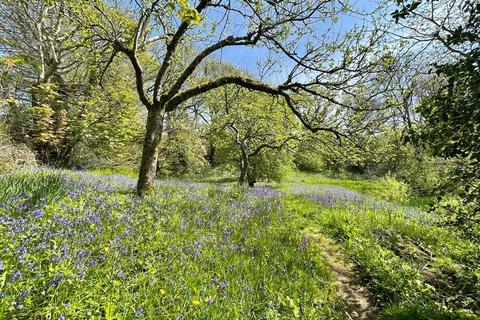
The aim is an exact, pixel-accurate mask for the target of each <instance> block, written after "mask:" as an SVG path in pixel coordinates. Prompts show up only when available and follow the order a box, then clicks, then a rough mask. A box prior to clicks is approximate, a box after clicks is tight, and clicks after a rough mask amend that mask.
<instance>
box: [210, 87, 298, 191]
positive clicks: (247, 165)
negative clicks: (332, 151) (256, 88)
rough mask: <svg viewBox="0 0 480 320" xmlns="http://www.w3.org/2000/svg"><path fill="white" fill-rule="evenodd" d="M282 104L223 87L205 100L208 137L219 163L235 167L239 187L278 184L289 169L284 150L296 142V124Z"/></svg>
mask: <svg viewBox="0 0 480 320" xmlns="http://www.w3.org/2000/svg"><path fill="white" fill-rule="evenodd" d="M281 102H282V101H278V99H276V98H274V97H271V96H269V95H266V94H262V93H252V92H248V91H247V90H245V89H241V88H235V87H224V90H215V91H212V92H211V93H210V94H209V95H208V98H207V104H208V107H209V109H210V118H211V126H210V135H211V136H212V140H213V146H214V148H215V150H216V157H217V158H220V159H219V160H220V161H223V162H227V163H228V162H231V161H232V160H233V162H234V163H236V164H237V167H238V169H239V170H238V171H239V179H238V181H239V183H240V184H246V183H247V182H248V184H249V185H250V186H254V185H255V183H256V182H257V180H259V179H271V180H280V179H281V177H282V175H283V173H284V171H285V169H286V168H288V167H290V166H291V163H292V157H291V155H290V154H288V152H287V151H288V148H291V147H292V146H293V144H294V143H295V142H296V141H298V140H300V139H301V137H302V131H301V130H300V129H301V128H299V124H298V123H297V122H296V121H295V119H294V118H293V116H292V115H291V114H290V113H289V112H288V110H287V109H288V107H287V106H286V105H285V104H283V105H282V104H281Z"/></svg>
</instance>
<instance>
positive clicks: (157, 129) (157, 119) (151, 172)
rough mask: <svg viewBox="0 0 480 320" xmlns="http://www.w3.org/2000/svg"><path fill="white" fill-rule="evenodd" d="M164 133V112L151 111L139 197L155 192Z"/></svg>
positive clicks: (147, 127)
mask: <svg viewBox="0 0 480 320" xmlns="http://www.w3.org/2000/svg"><path fill="white" fill-rule="evenodd" d="M162 131H163V112H162V111H160V110H149V111H148V116H147V126H146V130H145V141H144V143H143V152H142V162H141V164H140V173H139V176H138V183H137V195H138V196H139V197H142V198H143V197H145V195H147V194H148V193H150V192H152V191H153V188H154V183H155V176H156V173H157V159H158V148H159V146H160V141H161V138H162Z"/></svg>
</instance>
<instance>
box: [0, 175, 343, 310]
mask: <svg viewBox="0 0 480 320" xmlns="http://www.w3.org/2000/svg"><path fill="white" fill-rule="evenodd" d="M52 174H53V175H54V176H55V175H57V173H52ZM62 176H63V177H64V178H65V179H66V180H68V181H69V182H70V184H69V186H70V188H69V190H68V194H67V196H65V197H64V198H62V199H59V200H58V201H56V202H52V203H49V204H47V205H45V206H43V207H41V209H40V212H39V211H35V212H34V211H31V210H30V209H27V208H24V209H21V210H18V209H17V206H16V204H15V203H14V204H12V205H10V206H6V207H5V206H1V207H0V233H1V234H2V237H1V238H0V248H4V249H3V251H2V255H1V257H0V262H1V264H0V293H1V294H0V319H58V318H60V319H62V318H63V317H65V318H66V319H137V318H138V319H183V318H185V319H207V318H208V319H295V318H300V317H301V318H302V319H327V318H328V319H342V318H343V312H344V304H343V303H342V301H341V300H340V299H339V298H338V297H337V296H336V295H335V294H334V289H333V287H332V286H333V280H334V279H332V275H331V273H330V271H329V269H328V268H327V267H326V264H325V261H324V260H323V259H322V258H321V255H320V250H321V249H320V247H318V246H316V245H312V246H309V247H308V248H307V247H302V245H301V243H302V242H301V240H302V236H303V235H302V233H301V231H302V226H300V225H299V224H298V220H297V219H296V218H295V217H292V216H291V215H290V213H289V212H287V211H285V210H283V199H282V197H281V196H280V195H278V194H276V193H272V191H268V190H267V192H266V193H259V194H256V193H252V192H251V191H249V190H245V189H240V188H235V187H222V188H217V187H215V186H208V185H198V184H188V183H178V184H177V183H173V184H171V183H170V184H168V185H167V184H166V185H163V186H159V187H158V188H157V191H156V193H155V194H153V195H152V196H150V197H148V198H146V199H144V200H141V201H140V200H138V199H135V197H134V196H133V187H134V182H135V180H134V179H128V178H126V177H119V176H97V175H93V174H87V173H84V174H67V173H62ZM31 177H32V178H33V179H35V175H32V176H31ZM38 179H42V178H41V177H40V176H39V177H38ZM128 190H130V192H127V191H128ZM0 192H3V189H1V190H0ZM18 201H19V200H18Z"/></svg>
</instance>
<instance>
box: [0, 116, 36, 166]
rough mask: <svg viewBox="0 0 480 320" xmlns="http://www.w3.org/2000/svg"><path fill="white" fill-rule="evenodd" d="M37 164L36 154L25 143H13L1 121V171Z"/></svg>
mask: <svg viewBox="0 0 480 320" xmlns="http://www.w3.org/2000/svg"><path fill="white" fill-rule="evenodd" d="M35 165H36V160H35V154H34V153H33V152H32V151H31V150H30V149H29V148H28V147H27V146H26V145H24V144H14V143H12V141H11V139H10V137H9V135H8V134H7V133H6V129H5V127H4V126H3V124H2V123H0V172H2V171H9V170H13V169H17V168H20V167H32V166H35Z"/></svg>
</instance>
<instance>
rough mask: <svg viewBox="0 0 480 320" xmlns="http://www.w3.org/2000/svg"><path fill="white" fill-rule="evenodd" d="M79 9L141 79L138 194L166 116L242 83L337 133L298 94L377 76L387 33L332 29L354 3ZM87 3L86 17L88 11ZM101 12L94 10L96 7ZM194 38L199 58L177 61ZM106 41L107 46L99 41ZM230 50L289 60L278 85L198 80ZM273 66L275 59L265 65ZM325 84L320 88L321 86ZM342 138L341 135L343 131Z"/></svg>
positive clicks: (91, 32)
mask: <svg viewBox="0 0 480 320" xmlns="http://www.w3.org/2000/svg"><path fill="white" fill-rule="evenodd" d="M89 3H90V2H88V3H84V4H83V5H82V6H78V7H76V8H75V10H72V12H74V13H75V16H76V20H77V21H78V22H79V23H80V24H81V25H82V26H83V27H84V30H87V31H86V32H87V33H88V37H89V38H92V39H95V40H96V41H98V43H101V44H104V45H108V46H110V48H111V52H112V57H115V56H117V54H119V53H122V54H124V55H125V56H127V57H128V59H129V60H130V62H131V65H132V67H133V69H134V71H135V75H136V89H137V93H138V96H139V99H140V101H141V103H142V104H143V105H144V106H145V107H146V109H147V113H148V115H147V123H146V132H145V141H144V147H143V153H142V160H141V166H140V173H139V179H138V186H137V193H138V195H139V196H144V195H145V194H146V193H147V192H148V191H149V190H150V189H152V188H153V185H154V178H155V173H156V166H157V158H158V151H159V150H158V149H159V145H160V141H161V136H162V127H163V121H164V116H165V113H169V112H172V111H173V110H175V109H176V108H177V107H178V106H179V105H181V104H182V103H183V102H185V101H187V100H189V99H191V98H193V97H195V96H198V95H201V94H203V93H206V92H208V91H210V90H213V89H216V88H219V87H222V86H225V85H229V84H235V85H238V86H242V87H244V88H247V89H250V90H255V91H260V92H263V93H266V94H270V95H273V96H278V97H281V98H283V99H284V100H285V102H286V104H287V106H288V107H289V108H290V109H291V111H292V112H293V114H295V116H297V117H298V118H299V119H300V121H301V122H302V124H303V125H304V126H305V127H307V128H308V129H310V130H311V131H329V132H334V131H335V130H334V129H333V128H329V127H325V126H323V124H322V123H317V122H315V120H314V119H313V120H312V119H306V118H305V117H304V115H303V114H302V111H301V108H297V107H296V105H295V100H294V99H293V98H292V94H299V93H302V92H303V93H306V92H308V93H310V94H318V95H319V96H321V97H322V98H323V99H325V101H330V102H334V103H337V104H338V105H339V106H343V107H348V106H346V105H344V104H343V103H342V102H341V101H336V100H335V92H350V91H352V88H355V86H356V85H358V84H359V83H368V82H370V83H373V82H378V81H379V79H378V77H376V76H378V74H377V71H378V68H380V67H382V66H383V64H382V63H379V61H381V60H383V57H382V55H381V54H377V55H375V54H374V53H372V48H373V44H374V43H376V42H378V41H379V39H380V38H381V34H378V33H377V32H375V31H373V32H369V31H368V30H367V29H366V28H363V29H362V28H356V29H352V30H350V31H349V32H339V33H337V32H335V30H334V29H333V26H334V25H335V23H336V22H337V21H338V19H339V17H340V16H341V15H342V14H345V13H348V12H349V11H351V10H352V8H350V6H349V5H348V4H343V3H342V2H337V1H334V0H325V1H290V0H288V1H287V0H285V1H284V0H281V1H266V0H255V1H228V0H221V1H213V0H198V1H195V3H193V2H190V1H186V0H181V1H173V0H172V1H168V2H167V3H165V2H164V1H158V0H156V1H153V0H152V1H113V0H112V1H94V2H93V3H91V4H90V5H89ZM85 8H87V9H88V10H87V11H88V13H85V12H84V9H85ZM95 10H96V14H92V13H91V12H93V11H95ZM193 43H195V48H198V49H197V50H194V54H193V58H191V59H190V60H189V61H184V60H182V59H179V58H178V57H179V53H180V52H181V51H182V50H183V49H182V48H185V47H192V44H193ZM99 46H101V45H99ZM228 47H236V48H238V47H249V48H252V47H260V48H264V49H266V50H268V51H269V52H270V53H272V54H275V55H277V56H278V57H283V59H284V60H285V61H286V62H285V63H286V64H287V66H288V70H287V71H288V72H285V67H283V71H284V72H283V73H282V74H284V75H285V77H284V80H283V81H281V82H279V83H278V84H273V83H271V82H268V81H261V79H258V78H254V77H247V76H239V75H232V74H224V75H222V76H219V77H215V78H202V79H199V78H198V77H195V74H196V73H197V71H198V68H199V66H201V65H202V64H203V63H204V62H206V61H208V59H209V57H211V56H212V55H214V54H215V53H217V52H219V51H221V50H223V49H226V48H228ZM146 51H150V52H152V53H154V54H155V55H156V57H157V61H158V69H157V73H156V76H155V77H154V78H153V79H149V78H148V77H146V75H145V73H144V67H143V65H142V63H141V62H140V61H139V58H138V57H139V54H141V53H142V52H146ZM267 63H268V61H267ZM319 89H321V90H319ZM336 134H339V133H336Z"/></svg>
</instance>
